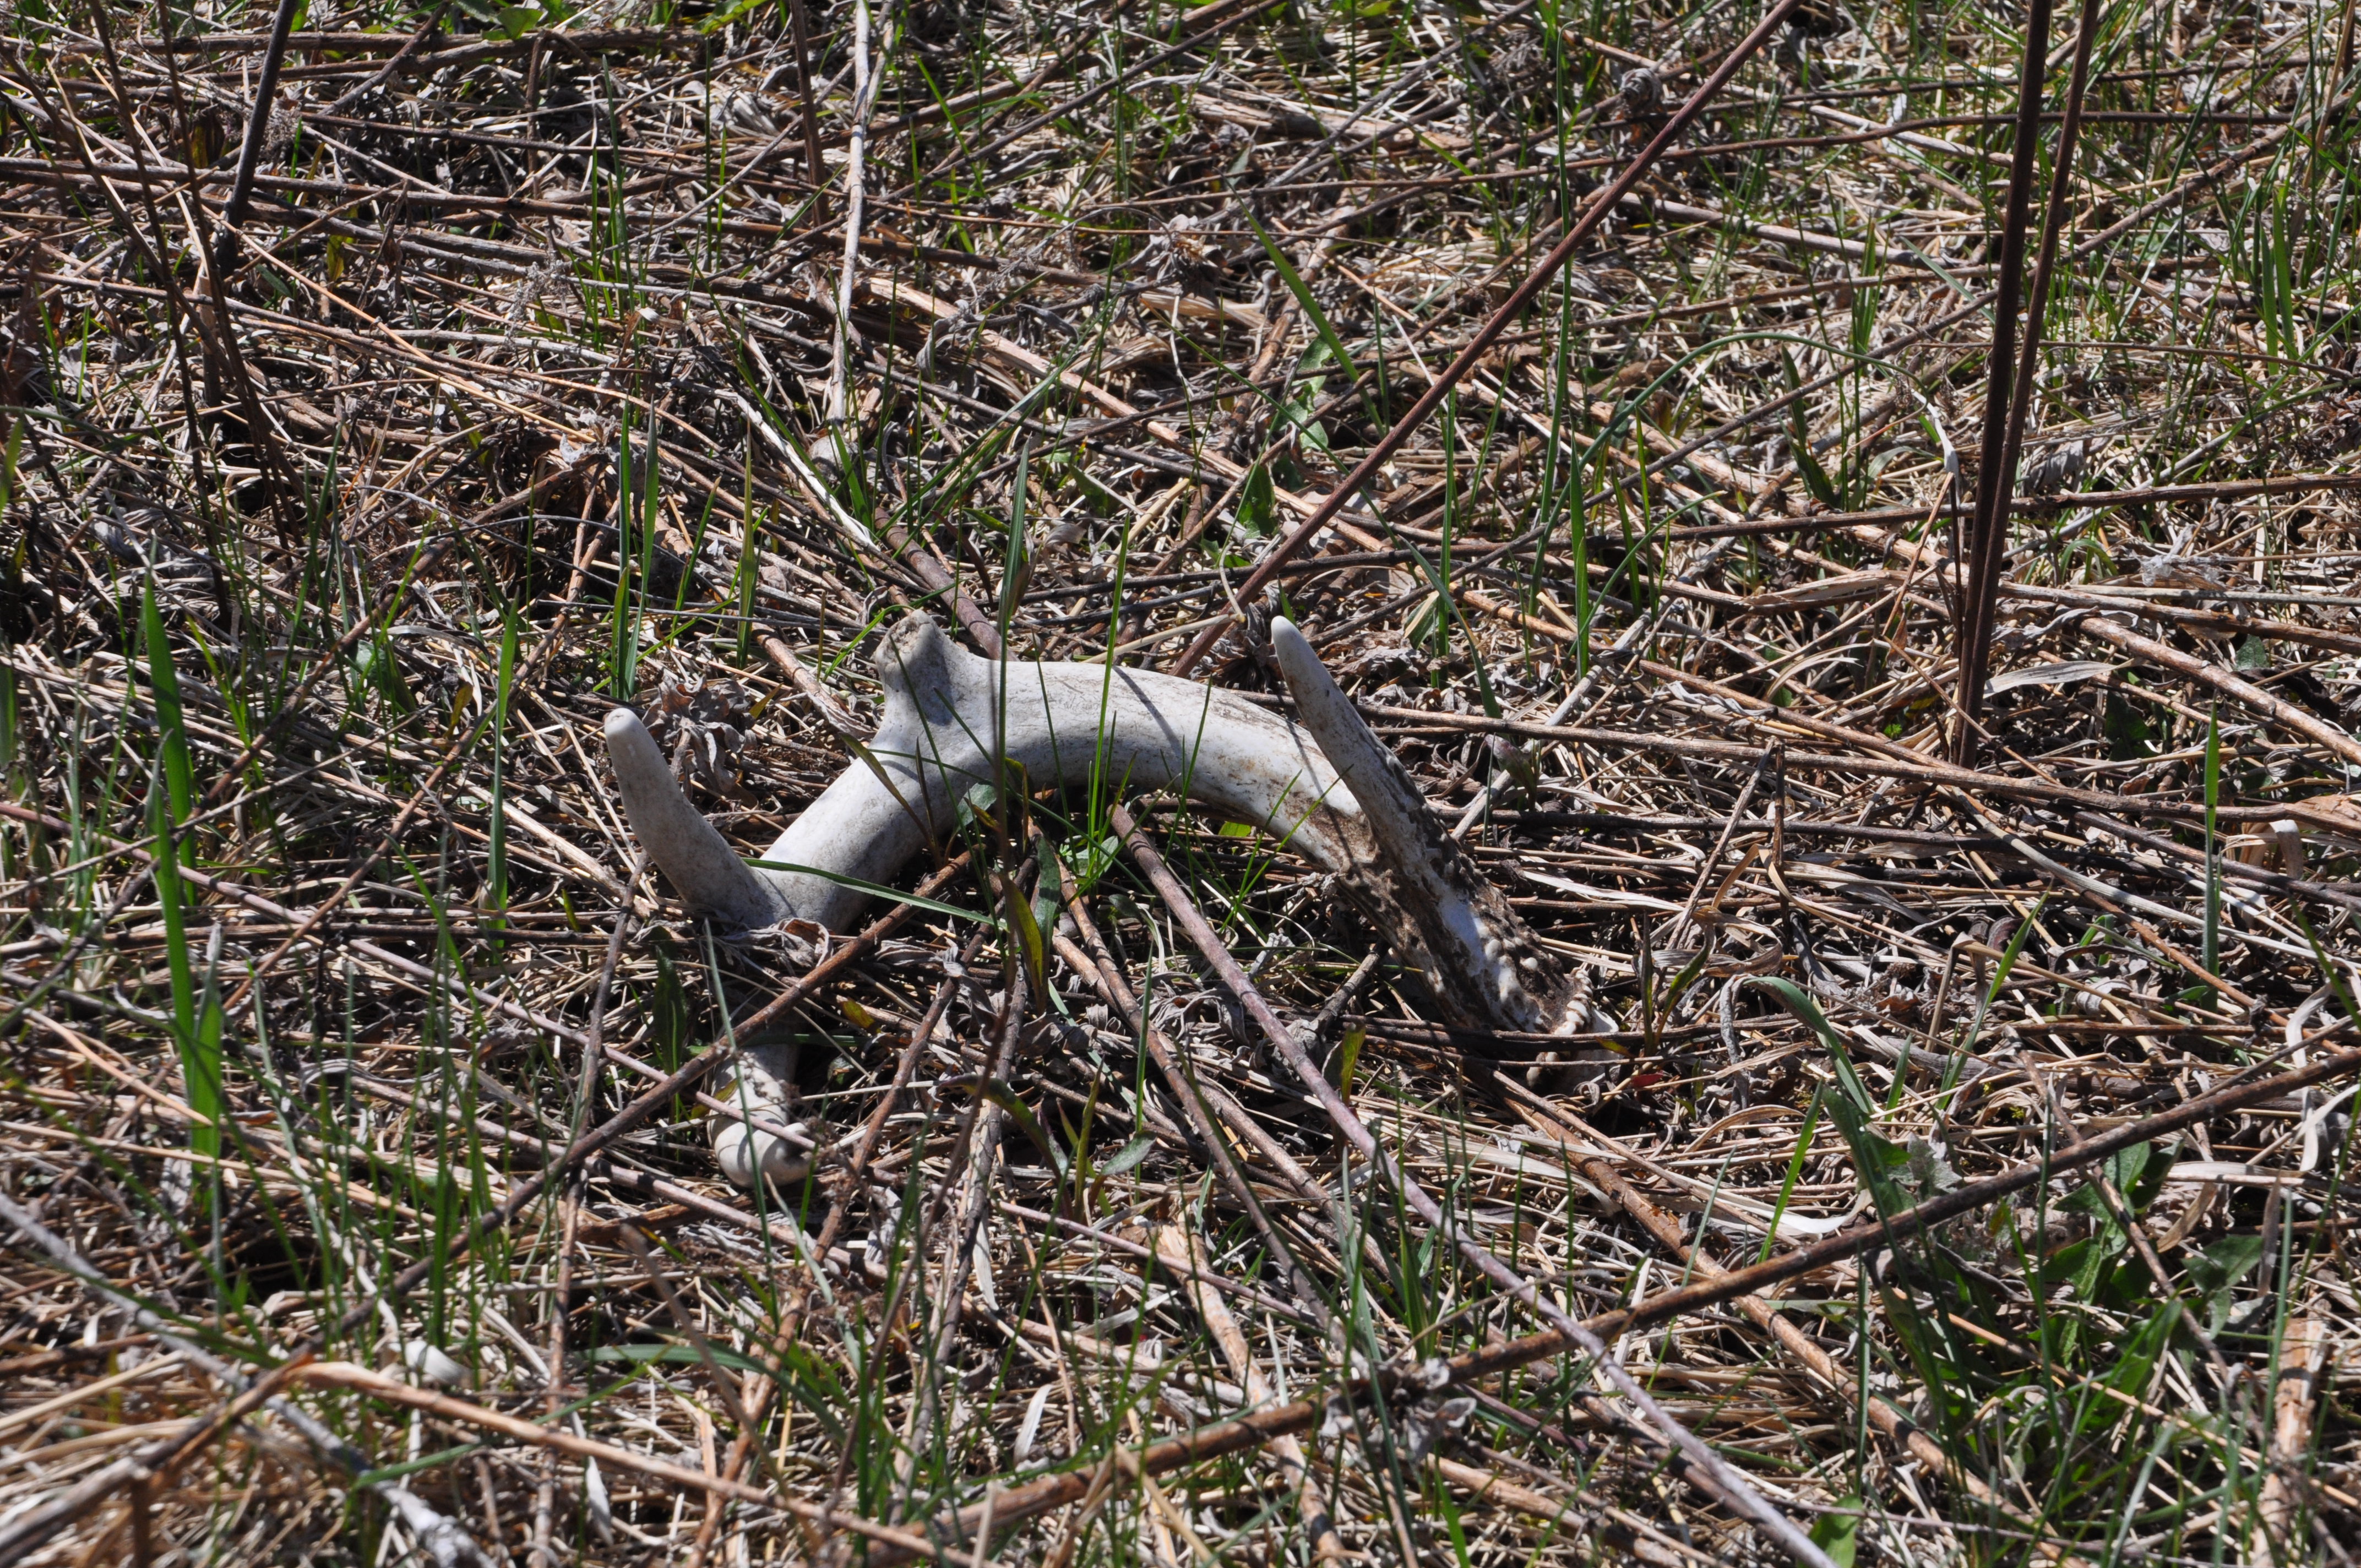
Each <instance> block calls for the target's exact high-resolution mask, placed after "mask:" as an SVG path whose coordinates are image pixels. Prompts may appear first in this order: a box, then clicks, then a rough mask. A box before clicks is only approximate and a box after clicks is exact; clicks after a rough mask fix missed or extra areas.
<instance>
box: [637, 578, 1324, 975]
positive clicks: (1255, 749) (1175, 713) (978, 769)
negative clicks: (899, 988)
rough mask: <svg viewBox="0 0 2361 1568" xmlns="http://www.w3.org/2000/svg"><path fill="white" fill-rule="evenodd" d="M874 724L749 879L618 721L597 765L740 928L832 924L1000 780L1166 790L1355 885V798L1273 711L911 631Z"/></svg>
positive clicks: (892, 644)
mask: <svg viewBox="0 0 2361 1568" xmlns="http://www.w3.org/2000/svg"><path fill="white" fill-rule="evenodd" d="M877 676H878V679H879V681H880V682H881V683H882V684H883V685H884V688H885V715H884V721H883V722H881V723H880V724H879V725H878V727H877V733H876V734H875V735H874V736H873V737H872V738H871V739H870V740H869V743H868V744H867V745H866V746H865V747H863V748H862V751H863V753H864V754H863V755H862V757H861V758H859V759H858V760H856V761H855V762H853V763H852V765H851V766H850V767H848V768H847V769H846V770H845V771H844V773H842V774H841V775H840V777H839V778H838V779H837V781H836V782H835V783H834V784H830V785H829V787H828V788H827V789H826V790H825V791H823V792H822V793H821V795H820V797H819V798H818V800H816V801H814V802H812V804H811V805H810V806H808V807H807V808H806V810H805V811H804V813H803V815H802V816H800V817H796V820H795V822H794V824H793V825H792V826H791V827H789V828H787V830H786V831H785V833H782V834H781V835H779V839H778V842H777V843H775V844H774V845H772V846H771V848H770V850H769V852H768V853H767V854H765V855H764V856H763V860H764V861H768V862H771V864H772V865H773V866H778V865H787V866H794V867H797V868H800V869H798V870H796V871H779V870H775V869H766V868H764V867H760V866H748V865H747V864H746V863H745V862H744V861H741V860H740V859H739V858H738V857H737V855H736V854H735V853H734V852H733V851H732V850H730V846H729V845H728V844H727V843H725V842H724V841H723V840H722V838H721V835H720V834H719V833H717V832H715V831H714V829H713V827H712V825H711V824H709V823H708V822H707V821H706V820H705V818H704V817H701V816H699V815H698V814H697V808H696V807H695V806H691V805H690V804H689V803H688V800H687V798H686V796H684V795H682V794H681V792H680V786H679V785H678V784H675V782H674V780H673V775H672V770H671V769H670V768H669V767H668V766H666V765H665V762H664V754H663V753H662V752H661V751H658V750H657V748H656V744H655V740H654V739H653V737H651V736H650V735H649V734H648V732H647V730H646V729H645V728H644V727H642V725H641V723H640V721H639V719H638V718H637V717H636V716H635V715H633V714H632V713H631V711H630V710H629V709H628V708H620V707H619V708H617V709H615V710H614V711H613V712H612V713H610V714H609V715H608V716H607V752H608V755H609V758H610V759H612V761H613V762H614V767H615V782H616V784H617V785H618V786H620V790H621V793H622V796H623V809H624V812H625V813H626V814H627V815H628V816H629V817H631V828H632V830H633V831H634V832H636V833H638V834H639V836H640V842H641V843H642V844H643V845H645V846H646V847H647V850H648V853H649V855H650V856H651V857H653V859H654V861H655V862H656V864H657V865H658V866H661V867H662V868H663V869H664V875H665V876H667V877H669V878H671V879H672V884H673V886H674V887H675V889H676V890H677V891H678V892H679V894H680V896H681V898H682V900H683V901H684V902H686V904H687V905H689V907H691V908H692V909H695V910H697V912H698V913H700V914H703V915H707V916H711V917H713V918H714V919H716V920H719V921H720V922H722V923H724V924H727V925H731V926H737V927H746V928H750V929H751V928H757V927H764V926H771V925H775V924H777V923H779V922H781V921H784V920H791V919H800V920H810V921H815V922H817V923H818V924H819V925H822V926H827V927H842V926H844V925H845V924H847V923H848V922H850V921H851V918H852V917H853V916H854V915H855V914H856V913H858V911H859V909H860V907H861V905H862V902H863V900H864V899H865V898H866V896H867V895H866V894H864V893H863V892H862V890H861V889H860V888H859V887H858V886H855V885H851V884H853V883H872V884H875V883H887V882H891V881H892V880H893V878H894V876H895V873H896V872H899V871H900V870H901V868H902V867H903V866H904V865H905V864H906V863H907V862H908V861H909V859H910V857H911V856H913V855H915V854H916V853H917V851H918V850H920V849H922V848H924V847H925V845H926V843H927V842H928V839H929V837H930V836H939V835H941V834H943V833H946V832H947V831H948V830H949V829H950V825H951V821H952V817H953V813H954V812H955V810H956V808H957V805H958V802H959V801H960V799H961V797H963V796H964V795H966V794H967V792H968V790H969V789H970V788H971V787H972V786H973V785H974V784H979V783H984V784H994V783H997V782H998V781H999V779H1000V776H1001V769H1000V768H999V767H997V766H996V765H995V759H996V758H998V757H1005V758H1007V759H1008V760H1009V761H1010V762H1015V763H1016V764H1017V765H1018V766H1020V767H1022V768H1023V769H1024V771H1025V776H1026V782H1027V784H1029V785H1030V786H1032V787H1035V788H1039V787H1042V786H1045V785H1049V784H1088V783H1090V782H1091V781H1092V780H1093V778H1096V779H1098V780H1100V781H1102V782H1103V783H1104V785H1105V787H1106V788H1107V789H1108V790H1110V791H1122V790H1135V791H1136V790H1142V789H1163V788H1171V789H1176V790H1179V791H1180V793H1182V794H1183V795H1187V796H1188V797H1189V798H1190V799H1191V800H1193V801H1196V802H1198V803H1200V804H1201V805H1203V806H1208V807H1210V808H1212V809H1213V810H1215V811H1218V812H1221V813H1223V814H1224V816H1226V817H1231V818H1233V819H1235V820H1237V821H1241V822H1247V823H1251V824H1253V825H1254V826H1255V827H1257V828H1262V829H1263V830H1264V831H1266V832H1268V833H1270V834H1272V835H1273V836H1274V837H1277V838H1279V839H1284V840H1286V841H1287V842H1289V843H1290V844H1291V845H1292V846H1294V847H1295V848H1297V849H1299V850H1301V851H1302V852H1303V853H1304V854H1306V855H1308V856H1309V857H1311V859H1312V860H1313V861H1316V862H1318V863H1319V864H1321V865H1323V866H1325V867H1327V868H1329V869H1330V870H1334V871H1345V872H1350V871H1352V870H1353V869H1355V868H1356V866H1357V865H1358V864H1359V863H1360V861H1361V859H1362V858H1363V857H1361V856H1358V855H1356V853H1355V852H1354V841H1355V840H1356V839H1362V838H1364V837H1365V836H1364V835H1360V834H1357V833H1356V831H1355V828H1354V819H1355V818H1356V817H1357V816H1358V807H1357V806H1355V804H1354V802H1353V798H1352V795H1351V793H1350V792H1349V791H1347V790H1345V789H1344V788H1343V787H1342V786H1341V785H1340V784H1338V782H1337V779H1336V773H1335V770H1334V769H1333V768H1331V767H1329V766H1328V764H1327V762H1326V760H1325V759H1324V758H1323V757H1322V756H1321V754H1320V748H1319V747H1318V746H1316V745H1314V744H1313V743H1312V740H1311V738H1310V737H1309V736H1307V735H1305V734H1304V733H1303V732H1302V731H1301V730H1300V729H1297V728H1296V727H1295V726H1294V725H1292V724H1290V723H1289V722H1288V721H1287V720H1286V719H1285V718H1281V717H1280V716H1279V715H1278V714H1275V713H1271V712H1268V711H1267V710H1265V709H1263V708H1259V707H1256V706H1255V705H1254V704H1252V703H1250V702H1247V701H1246V700H1245V699H1244V698H1243V697H1239V696H1235V695H1233V694H1231V693H1228V692H1221V691H1215V690H1213V688H1212V687H1210V686H1203V685H1198V684H1196V683H1195V682H1193V681H1183V680H1178V679H1175V678H1174V677H1172V676H1170V675H1159V674H1152V673H1149V672H1147V671H1142V670H1127V669H1121V668H1112V669H1111V668H1109V667H1108V666H1106V665H1104V664H1068V663H1024V662H1017V661H1010V662H1007V663H994V661H992V660H988V659H980V658H978V657H976V656H975V655H974V654H972V653H969V652H965V651H963V650H961V649H960V648H957V647H954V646H953V645H952V643H951V641H950V639H949V638H947V637H945V636H944V635H943V632H942V629H941V628H940V627H939V626H937V625H936V624H935V623H934V622H933V621H931V620H926V619H925V618H923V617H918V616H913V617H911V618H909V619H908V620H904V621H903V622H902V623H901V624H900V625H898V626H896V627H895V628H894V629H893V630H891V631H890V632H888V633H887V634H886V637H885V641H884V647H882V648H881V649H880V650H879V651H878V654H877Z"/></svg>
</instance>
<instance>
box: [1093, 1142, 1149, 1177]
mask: <svg viewBox="0 0 2361 1568" xmlns="http://www.w3.org/2000/svg"><path fill="white" fill-rule="evenodd" d="M1155 1152H1156V1140H1155V1139H1154V1138H1152V1137H1149V1136H1148V1135H1147V1134H1145V1133H1142V1134H1141V1135H1139V1136H1137V1137H1136V1138H1134V1139H1132V1140H1131V1142H1129V1143H1127V1144H1126V1145H1124V1146H1123V1147H1121V1148H1119V1149H1117V1150H1115V1154H1114V1155H1113V1156H1112V1157H1110V1158H1108V1159H1107V1161H1106V1162H1105V1163H1104V1164H1103V1165H1101V1166H1100V1167H1099V1175H1100V1176H1101V1177H1108V1176H1121V1175H1122V1174H1123V1173H1124V1172H1126V1171H1127V1170H1137V1168H1139V1164H1140V1162H1141V1161H1142V1160H1144V1159H1146V1158H1147V1157H1148V1156H1149V1155H1151V1154H1153V1153H1155Z"/></svg>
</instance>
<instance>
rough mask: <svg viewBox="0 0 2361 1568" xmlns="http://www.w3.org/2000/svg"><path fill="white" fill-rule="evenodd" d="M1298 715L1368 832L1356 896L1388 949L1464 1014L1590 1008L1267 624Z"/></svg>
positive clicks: (1302, 647) (1371, 741)
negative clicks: (1379, 926) (1362, 881)
mask: <svg viewBox="0 0 2361 1568" xmlns="http://www.w3.org/2000/svg"><path fill="white" fill-rule="evenodd" d="M1270 641H1271V651H1272V652H1274V653H1276V654H1277V655H1278V658H1279V674H1281V675H1283V676H1284V677H1285V678H1286V680H1287V689H1288V692H1289V693H1290V695H1291V696H1293V697H1294V698H1295V711H1296V716H1297V718H1299V720H1301V723H1302V725H1303V727H1304V728H1305V729H1309V730H1311V731H1312V734H1313V735H1314V736H1316V737H1317V738H1318V739H1319V741H1320V750H1321V751H1322V753H1323V755H1324V756H1325V757H1326V758H1327V760H1328V762H1329V763H1330V764H1331V765H1332V766H1333V767H1334V768H1335V770H1336V772H1337V773H1339V774H1340V775H1342V777H1343V778H1344V781H1345V784H1347V785H1348V786H1349V787H1350V788H1351V789H1352V792H1353V797H1354V799H1355V801H1356V803H1357V804H1358V806H1359V807H1360V812H1361V817H1362V819H1363V820H1364V821H1365V822H1366V824H1367V830H1368V832H1369V835H1370V837H1371V838H1372V839H1374V840H1375V846H1376V854H1375V856H1374V862H1375V863H1374V865H1373V866H1372V868H1371V871H1370V873H1369V874H1370V877H1371V879H1372V881H1373V882H1374V883H1376V885H1374V886H1371V887H1368V888H1366V889H1364V890H1363V897H1364V899H1365V900H1366V901H1368V902H1373V903H1375V904H1377V905H1379V906H1381V907H1382V908H1384V909H1385V910H1386V911H1387V912H1388V913H1389V915H1390V916H1392V917H1393V924H1391V925H1389V927H1387V928H1386V936H1387V938H1388V940H1389V941H1390V942H1392V944H1393V947H1394V951H1395V953H1396V954H1397V955H1398V956H1400V957H1401V958H1404V959H1409V960H1411V961H1412V962H1414V963H1416V964H1417V966H1418V967H1419V969H1420V970H1422V971H1423V972H1424V973H1425V975H1426V980H1427V984H1428V986H1429V988H1430V989H1431V990H1433V992H1434V994H1435V997H1436V999H1437V1000H1438V1001H1439V1002H1441V1003H1443V1005H1444V1007H1445V1008H1449V1009H1453V1010H1455V1011H1457V1012H1458V1013H1459V1014H1461V1016H1460V1017H1459V1018H1458V1019H1457V1020H1456V1021H1457V1022H1460V1023H1464V1024H1475V1025H1493V1026H1494V1027H1498V1028H1506V1029H1520V1030H1532V1031H1534V1032H1537V1033H1541V1034H1564V1033H1567V1032H1570V1031H1572V1030H1575V1029H1578V1028H1581V1027H1582V1026H1583V1025H1584V1023H1585V1022H1586V1020H1587V1013H1588V1007H1587V1003H1586V1001H1585V1000H1584V998H1583V997H1582V995H1581V992H1580V988H1579V987H1578V986H1577V985H1576V983H1575V981H1574V980H1573V978H1572V977H1571V976H1569V975H1568V974H1567V972H1566V970H1565V966H1564V965H1563V964H1561V963H1560V962H1559V961H1558V960H1557V959H1554V957H1552V956H1551V954H1550V953H1549V952H1548V951H1547V950H1546V949H1545V948H1543V947H1542V945H1541V943H1540V942H1539V941H1537V940H1535V939H1534V937H1533V933H1532V927H1529V926H1527V925H1526V924H1525V922H1524V920H1523V919H1522V918H1521V916H1519V915H1518V914H1517V912H1516V911H1515V910H1514V909H1511V908H1510V906H1509V901H1508V900H1507V899H1506V898H1504V897H1502V896H1501V894H1500V890H1499V889H1498V888H1496V887H1494V886H1493V885H1492V884H1491V883H1489V882H1488V881H1486V880H1485V877H1484V874H1483V873H1482V872H1479V871H1477V869H1476V866H1475V863H1474V862H1473V861H1470V860H1468V858H1467V852H1466V850H1464V849H1462V848H1461V847H1460V845H1459V842H1458V840H1456V839H1453V838H1452V837H1451V835H1450V834H1448V833H1446V832H1444V828H1443V824H1442V823H1441V822H1440V821H1439V820H1437V819H1436V817H1435V815H1434V812H1433V808H1432V807H1430V806H1428V805H1427V804H1426V797H1425V795H1422V794H1421V793H1420V792H1419V788H1418V785H1417V784H1414V783H1413V782H1411V776H1410V774H1409V773H1405V772H1404V771H1403V770H1402V765H1401V762H1400V759H1398V758H1396V757H1395V755H1394V754H1393V752H1392V751H1389V750H1388V749H1387V748H1386V745H1385V743H1384V742H1383V741H1381V740H1378V738H1377V736H1376V735H1375V734H1373V733H1371V732H1370V729H1369V727H1368V725H1367V724H1366V723H1365V722H1363V721H1362V718H1361V716H1360V714H1359V713H1358V712H1356V710H1355V709H1354V707H1353V704H1352V700H1351V699H1350V698H1348V697H1347V696H1345V694H1344V692H1342V691H1341V690H1339V689H1338V688H1337V685H1336V682H1335V680H1334V678H1333V677H1332V676H1330V674H1328V667H1327V666H1326V665H1325V664H1323V663H1321V662H1320V655H1319V654H1317V653H1315V652H1312V644H1311V643H1310V642H1309V641H1305V640H1304V636H1303V633H1302V632H1301V631H1300V630H1297V629H1296V626H1295V623H1294V622H1292V621H1290V620H1284V619H1280V620H1273V621H1272V622H1271V625H1270Z"/></svg>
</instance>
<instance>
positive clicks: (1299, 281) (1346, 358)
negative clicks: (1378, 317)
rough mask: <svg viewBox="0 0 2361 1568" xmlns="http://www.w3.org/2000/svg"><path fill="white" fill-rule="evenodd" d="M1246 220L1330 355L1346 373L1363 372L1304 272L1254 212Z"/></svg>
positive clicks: (1352, 375) (1355, 375)
mask: <svg viewBox="0 0 2361 1568" xmlns="http://www.w3.org/2000/svg"><path fill="white" fill-rule="evenodd" d="M1246 222H1247V223H1249V224H1252V225H1254V231H1255V237H1256V238H1257V239H1258V240H1260V241H1262V248H1263V253H1264V254H1265V255H1267V256H1268V257H1269V258H1270V264H1271V265H1272V266H1273V267H1276V268H1277V269H1279V277H1280V279H1281V280H1284V281H1285V282H1286V284H1287V291H1288V292H1289V293H1290V294H1293V295H1294V296H1295V302H1296V303H1297V304H1299V305H1301V306H1302V307H1303V314H1304V318H1305V319H1306V320H1307V321H1309V322H1311V323H1312V326H1313V327H1314V328H1315V329H1317V331H1318V332H1319V334H1320V341H1321V342H1322V343H1323V344H1324V345H1327V348H1328V357H1329V358H1331V359H1333V360H1334V361H1335V362H1336V364H1337V365H1338V366H1339V367H1342V368H1343V370H1344V372H1345V375H1347V376H1351V377H1356V378H1357V377H1358V376H1359V375H1360V372H1359V371H1358V370H1356V369H1355V368H1354V367H1353V356H1351V355H1349V354H1347V353H1345V340H1344V339H1343V338H1341V337H1338V336H1337V335H1336V329H1335V328H1334V327H1333V326H1330V325H1329V324H1328V317H1327V315H1326V313H1323V311H1322V310H1321V309H1320V303H1319V302H1318V301H1316V300H1314V299H1313V298H1312V290H1311V287H1310V286H1309V285H1308V284H1306V283H1305V282H1304V281H1303V275H1302V274H1301V273H1300V272H1298V271H1296V269H1295V263H1293V262H1292V261H1290V260H1289V259H1288V258H1287V253H1286V252H1285V251H1283V250H1281V249H1279V246H1278V244H1277V242H1276V241H1274V240H1273V239H1272V238H1271V237H1270V236H1269V234H1268V232H1267V231H1265V229H1264V228H1263V226H1262V225H1261V223H1260V222H1259V221H1257V219H1256V217H1255V215H1254V214H1253V213H1251V212H1249V213H1248V214H1246Z"/></svg>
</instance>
